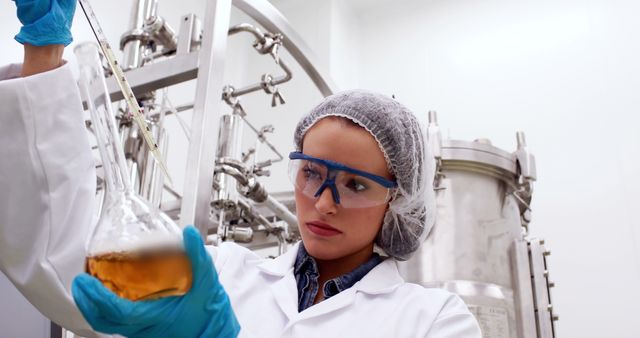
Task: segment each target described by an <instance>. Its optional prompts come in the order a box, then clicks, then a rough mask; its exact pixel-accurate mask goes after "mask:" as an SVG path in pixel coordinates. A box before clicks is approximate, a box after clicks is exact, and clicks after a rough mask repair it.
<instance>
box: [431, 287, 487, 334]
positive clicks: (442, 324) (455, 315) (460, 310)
mask: <svg viewBox="0 0 640 338" xmlns="http://www.w3.org/2000/svg"><path fill="white" fill-rule="evenodd" d="M425 338H482V332H481V331H480V326H479V325H478V322H477V321H476V318H475V317H474V316H473V314H471V312H469V309H468V308H467V305H466V304H465V303H464V302H463V301H462V299H460V298H459V297H458V296H454V295H451V297H450V298H449V299H448V301H447V302H446V303H445V305H444V307H443V309H442V310H441V311H440V314H439V315H438V318H436V320H435V322H434V323H433V324H432V325H431V328H430V329H429V332H428V333H427V335H426V336H425Z"/></svg>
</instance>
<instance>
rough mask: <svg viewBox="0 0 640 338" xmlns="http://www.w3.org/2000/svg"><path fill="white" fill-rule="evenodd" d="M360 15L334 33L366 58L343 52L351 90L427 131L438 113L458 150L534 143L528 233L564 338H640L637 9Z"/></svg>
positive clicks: (402, 6)
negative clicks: (544, 253) (388, 98)
mask: <svg viewBox="0 0 640 338" xmlns="http://www.w3.org/2000/svg"><path fill="white" fill-rule="evenodd" d="M333 3H334V5H335V6H336V7H338V6H343V5H344V4H340V1H334V2H333ZM349 3H350V4H351V5H352V6H351V9H350V13H352V16H351V17H349V18H348V20H346V21H345V20H344V18H341V16H344V13H346V12H345V11H339V12H338V14H335V13H333V14H334V15H336V16H337V17H338V21H339V22H338V24H337V25H336V26H334V27H332V30H331V34H332V41H334V39H338V40H341V39H345V36H347V38H346V39H348V40H349V41H350V48H351V49H350V50H353V51H356V53H357V58H356V59H355V60H353V59H352V60H349V59H348V58H345V57H335V56H336V55H341V54H342V55H344V49H342V50H332V57H335V59H334V58H332V63H331V67H332V69H331V70H332V72H333V73H334V77H335V78H336V79H337V80H338V84H339V85H343V88H348V87H351V86H360V87H363V88H369V89H373V90H377V91H380V92H383V93H387V94H396V97H397V98H398V99H399V100H400V101H401V102H404V103H405V104H407V105H408V106H409V107H410V108H412V109H413V110H414V111H415V112H416V113H417V114H419V115H420V117H421V119H422V120H423V121H424V120H426V112H427V111H428V110H431V109H435V110H437V111H439V118H440V119H439V120H440V125H441V126H442V128H443V129H444V130H445V131H449V134H450V135H451V137H452V138H455V139H465V140H473V139H475V138H478V137H488V138H490V139H492V140H493V143H494V144H495V145H497V146H499V147H501V148H504V149H506V150H514V149H515V144H516V142H515V131H516V130H524V131H525V132H526V133H527V137H528V143H529V145H530V148H531V149H532V150H533V151H534V153H535V154H536V157H537V167H538V182H537V184H536V188H535V189H536V190H535V194H534V203H533V211H534V212H533V215H534V220H533V223H532V224H531V229H532V234H533V235H535V236H539V237H544V238H546V242H547V244H548V246H550V247H552V251H553V254H552V256H550V258H549V264H550V266H549V268H550V272H551V279H552V280H554V281H556V282H557V285H558V286H557V288H556V289H555V290H554V291H553V295H552V296H553V300H554V307H555V308H556V310H557V311H558V313H559V314H560V319H561V320H560V321H559V322H558V323H557V329H558V332H559V337H638V336H640V324H639V322H638V321H637V320H636V318H635V317H636V316H635V314H636V313H637V310H636V309H635V308H636V305H637V303H638V301H640V291H639V290H638V288H637V287H636V286H637V285H638V284H639V283H640V261H639V260H640V251H639V248H638V246H639V242H640V232H639V230H638V229H639V227H640V220H639V219H638V218H637V217H635V215H634V212H633V210H635V208H636V205H635V204H636V203H637V202H638V201H639V199H638V192H640V178H639V177H638V174H639V173H640V159H638V157H637V156H636V154H638V149H639V148H640V133H638V127H637V126H638V124H639V123H640V117H639V116H638V106H639V103H640V102H639V101H640V99H639V95H638V94H637V92H638V90H639V89H640V88H639V86H638V79H640V76H639V75H640V61H639V60H640V46H639V44H638V43H637V41H638V40H637V32H638V31H640V21H638V20H637V17H636V16H635V15H634V13H637V12H638V10H640V4H639V3H638V2H632V1H604V0H603V1H597V0H592V1H561V2H559V1H535V2H534V1H502V0H493V1H471V0H454V1H451V0H449V1H444V0H442V1H402V2H398V1H395V2H392V1H386V0H378V1H350V2H349ZM300 6H303V5H302V4H300ZM353 13H355V14H353ZM341 14H342V15H341ZM344 22H348V25H349V26H345V25H344ZM341 29H342V30H344V31H341ZM354 34H355V36H356V38H355V39H354V38H353V37H352V36H351V35H354ZM345 46H346V44H344V43H343V44H342V48H344V47H345ZM335 65H337V66H339V67H340V69H339V72H340V73H339V74H336V73H335V72H336V68H334V66H335ZM341 79H355V80H351V81H350V82H347V81H344V80H342V81H341ZM445 134H446V133H445Z"/></svg>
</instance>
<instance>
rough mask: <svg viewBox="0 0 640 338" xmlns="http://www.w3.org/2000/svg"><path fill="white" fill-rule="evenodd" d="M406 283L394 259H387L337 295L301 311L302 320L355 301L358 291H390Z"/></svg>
mask: <svg viewBox="0 0 640 338" xmlns="http://www.w3.org/2000/svg"><path fill="white" fill-rule="evenodd" d="M402 283H404V280H403V279H402V277H401V276H400V273H399V272H398V266H397V264H396V261H395V260H393V259H386V260H385V261H383V262H382V263H380V264H378V266H376V267H375V268H373V269H372V270H371V271H369V273H368V274H366V275H365V276H364V277H363V278H362V279H361V280H360V281H359V282H357V283H356V284H354V285H353V286H352V287H350V288H349V289H347V290H344V291H342V292H340V293H338V294H337V295H335V296H333V297H331V298H329V299H327V300H325V301H322V302H320V303H318V304H315V305H313V306H311V307H309V308H307V309H306V310H304V311H302V312H301V313H300V317H299V319H300V320H304V319H309V318H313V317H317V316H321V315H323V314H326V313H329V312H334V311H337V310H340V309H342V308H344V307H347V306H349V305H351V304H353V303H354V302H355V298H356V295H357V293H358V292H363V293H369V294H383V293H389V292H392V291H393V290H395V289H396V288H398V287H399V286H400V285H402Z"/></svg>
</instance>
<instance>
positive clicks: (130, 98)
mask: <svg viewBox="0 0 640 338" xmlns="http://www.w3.org/2000/svg"><path fill="white" fill-rule="evenodd" d="M78 1H79V2H80V7H82V11H83V12H84V15H85V16H86V17H87V20H88V21H89V26H90V27H91V30H92V31H93V35H95V37H96V39H97V40H98V44H99V45H100V49H101V50H102V54H103V55H104V57H105V58H106V59H107V62H108V63H109V68H111V71H112V72H113V77H114V78H115V79H116V82H117V83H118V86H119V87H120V90H121V91H122V95H123V97H124V100H125V102H127V106H128V107H129V111H131V113H132V117H133V120H134V121H135V122H136V124H137V125H138V128H140V131H141V132H142V136H143V138H144V140H145V142H146V143H147V146H149V149H150V150H151V153H152V155H153V157H154V158H155V159H156V161H157V162H158V164H160V168H161V169H162V171H163V172H164V174H165V176H166V177H167V180H169V184H170V185H172V182H171V176H169V171H168V170H167V165H166V163H165V161H164V158H163V157H162V154H160V149H158V144H157V143H156V142H155V140H154V139H153V136H152V135H151V130H150V129H149V126H148V125H147V121H146V120H145V118H144V113H143V111H142V108H140V105H139V104H138V100H136V97H135V96H134V95H133V90H131V85H129V82H128V81H127V79H126V77H125V76H124V72H123V71H122V68H120V65H119V64H118V60H116V57H115V55H114V54H113V50H112V49H111V46H110V45H109V42H108V41H107V37H106V35H105V34H104V32H103V31H102V28H101V27H100V24H99V23H98V18H97V17H96V14H95V13H94V11H93V8H91V5H89V1H87V0H78Z"/></svg>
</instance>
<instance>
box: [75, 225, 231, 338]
mask: <svg viewBox="0 0 640 338" xmlns="http://www.w3.org/2000/svg"><path fill="white" fill-rule="evenodd" d="M184 246H185V249H186V252H187V256H188V257H189V260H190V261H191V267H192V270H193V283H192V285H191V289H190V290H189V292H187V293H186V294H185V295H183V296H180V297H176V296H173V297H165V298H161V299H158V300H147V301H137V302H132V301H130V300H128V299H124V298H120V297H118V296H116V295H115V294H114V293H113V292H111V291H110V290H109V289H107V288H106V287H104V286H103V285H102V283H100V281H98V280H97V279H95V278H94V277H92V276H89V275H88V274H80V275H78V276H77V277H76V278H75V279H74V280H73V285H72V288H71V291H72V293H73V299H74V300H75V302H76V305H77V306H78V308H79V309H80V312H82V315H83V316H84V318H85V319H86V320H87V322H89V324H90V325H91V327H93V329H94V330H96V331H100V332H104V333H109V334H119V335H123V336H126V337H132V338H163V337H166V338H176V337H180V338H192V337H193V338H195V337H207V338H209V337H219V338H230V337H236V336H237V335H238V333H239V332H240V325H239V324H238V321H237V320H236V316H235V314H234V313H233V310H232V309H231V304H230V303H229V297H228V296H227V293H226V292H225V291H224V289H223V288H222V285H220V282H219V281H218V274H217V272H216V270H215V268H214V266H213V262H212V261H211V256H209V254H208V253H207V251H206V250H205V248H204V244H203V242H202V239H201V238H200V234H199V233H198V231H197V230H196V229H195V228H194V227H192V226H189V227H186V228H185V230H184Z"/></svg>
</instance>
